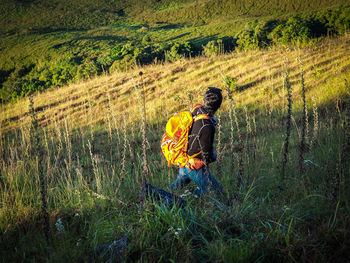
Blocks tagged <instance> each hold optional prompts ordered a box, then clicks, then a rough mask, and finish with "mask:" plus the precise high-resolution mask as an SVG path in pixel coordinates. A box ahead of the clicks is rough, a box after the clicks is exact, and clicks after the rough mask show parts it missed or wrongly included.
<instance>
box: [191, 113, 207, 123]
mask: <svg viewBox="0 0 350 263" xmlns="http://www.w3.org/2000/svg"><path fill="white" fill-rule="evenodd" d="M210 119H211V117H210V116H209V115H208V114H198V115H197V116H195V117H194V118H193V121H194V122H195V121H199V120H210Z"/></svg>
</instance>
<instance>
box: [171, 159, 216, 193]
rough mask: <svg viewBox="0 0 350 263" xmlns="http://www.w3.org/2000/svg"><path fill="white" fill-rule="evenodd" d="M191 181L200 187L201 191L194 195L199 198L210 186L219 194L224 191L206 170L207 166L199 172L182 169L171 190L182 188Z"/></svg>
mask: <svg viewBox="0 0 350 263" xmlns="http://www.w3.org/2000/svg"><path fill="white" fill-rule="evenodd" d="M191 180H192V181H194V182H195V183H196V184H197V185H198V186H199V189H197V190H196V191H195V192H194V194H196V195H198V196H199V195H201V194H203V193H205V192H206V191H207V189H208V186H210V187H211V188H212V189H213V190H215V191H217V192H221V191H222V186H221V185H220V184H219V183H218V181H216V179H215V177H214V176H213V175H212V174H211V173H210V172H209V170H207V169H206V168H205V166H203V167H202V168H200V169H198V170H190V169H187V168H185V167H184V168H180V170H179V176H178V177H177V179H176V180H175V181H174V182H173V183H172V184H171V186H170V188H171V190H174V189H176V188H182V187H184V186H185V185H187V184H188V183H190V182H191Z"/></svg>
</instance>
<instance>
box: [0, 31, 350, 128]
mask: <svg viewBox="0 0 350 263" xmlns="http://www.w3.org/2000/svg"><path fill="white" fill-rule="evenodd" d="M349 43H350V40H349V37H348V36H345V37H341V38H336V39H329V40H325V41H323V42H322V43H321V44H320V45H318V46H315V47H310V48H304V49H300V50H288V49H287V50H285V49H283V48H275V49H271V50H262V51H251V52H233V53H230V54H227V55H222V56H214V57H208V58H206V57H200V58H193V59H189V60H181V61H178V62H176V63H174V64H171V63H166V64H160V65H150V66H147V67H144V68H139V69H136V70H133V71H127V72H121V73H115V74H111V75H107V76H102V77H96V78H94V79H92V80H90V81H86V82H83V83H80V84H73V85H70V86H66V87H62V88H58V89H53V90H49V91H46V92H43V93H41V94H37V95H36V96H34V101H35V107H36V108H38V117H39V120H40V124H42V125H48V124H49V123H51V122H52V121H53V120H62V119H63V118H64V117H65V116H69V118H70V119H71V120H72V121H74V122H76V124H75V125H74V126H84V125H87V123H86V122H85V121H84V120H83V116H84V114H85V113H86V110H87V108H89V107H91V108H90V110H92V112H94V114H95V116H94V118H93V119H92V120H91V121H93V122H105V121H106V120H107V117H108V114H109V113H108V109H109V107H112V108H113V109H114V111H115V112H118V113H120V114H121V113H123V114H127V115H128V114H129V115H130V118H132V119H139V118H140V116H139V114H133V112H135V111H136V112H137V98H136V96H135V89H134V86H135V84H136V85H140V83H141V84H142V85H143V86H144V89H145V92H146V108H147V113H148V115H149V116H150V119H152V120H156V119H157V118H159V116H158V114H159V113H162V114H164V113H166V114H168V115H169V114H171V113H172V112H174V111H175V110H179V109H181V108H184V107H186V106H189V105H190V103H191V101H190V100H189V95H191V96H192V97H193V99H191V100H192V101H193V102H195V101H196V100H198V99H199V98H200V97H201V94H202V93H203V90H204V88H205V87H206V86H218V87H221V88H223V80H222V77H221V75H220V71H222V73H224V74H225V75H227V76H229V77H233V78H235V79H237V83H238V85H239V86H240V87H241V89H242V91H241V92H239V93H237V94H235V100H236V101H237V104H238V106H239V107H243V106H246V105H247V106H249V107H254V108H255V107H257V106H256V105H259V107H271V108H276V107H280V106H281V104H282V103H283V94H284V91H283V88H282V73H283V71H284V69H283V67H284V66H283V64H284V62H283V61H284V57H287V58H288V67H289V70H290V76H291V80H292V83H293V84H294V85H293V86H294V89H293V90H294V91H293V92H294V96H295V97H296V98H300V84H299V81H300V79H299V64H298V62H297V59H298V57H299V56H300V57H301V59H302V61H303V66H304V71H305V79H306V85H307V98H308V105H309V106H310V107H311V98H312V97H315V98H316V99H317V101H318V103H319V104H321V105H323V104H327V103H328V102H330V101H331V100H334V99H335V98H338V97H342V96H343V95H344V92H345V91H344V85H343V83H344V78H349V71H350V55H349V54H350V45H349ZM139 71H142V72H143V73H144V74H143V76H142V77H140V76H139V75H138V73H139ZM186 94H187V95H186ZM266 98H269V99H268V100H267V99H266ZM28 103H29V102H28V98H23V99H20V100H19V101H18V102H15V103H10V104H7V105H1V106H0V109H1V112H2V114H1V116H0V123H1V129H2V131H8V130H10V129H17V128H19V127H21V126H23V125H25V124H27V123H29V122H30V117H29V115H28V112H29V109H28V105H29V104H28ZM298 103H299V102H298ZM295 109H296V110H297V109H300V107H299V106H296V108H295ZM156 116H157V117H156Z"/></svg>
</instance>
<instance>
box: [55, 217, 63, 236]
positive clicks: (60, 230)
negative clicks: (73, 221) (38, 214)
mask: <svg viewBox="0 0 350 263" xmlns="http://www.w3.org/2000/svg"><path fill="white" fill-rule="evenodd" d="M55 226H56V229H57V232H58V234H60V235H61V234H63V233H64V226H63V223H62V219H61V218H59V219H57V222H56V223H55Z"/></svg>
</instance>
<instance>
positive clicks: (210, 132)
mask: <svg viewBox="0 0 350 263" xmlns="http://www.w3.org/2000/svg"><path fill="white" fill-rule="evenodd" d="M198 114H207V112H206V111H205V110H204V108H203V107H200V108H197V109H195V110H194V112H193V113H192V116H197V115H198ZM214 135H215V126H214V124H213V121H212V120H211V119H210V120H206V119H200V120H197V121H195V122H194V123H193V125H192V127H191V130H190V133H189V136H188V138H189V140H188V148H187V154H188V155H189V156H192V155H194V154H196V153H199V152H200V151H202V153H201V154H200V155H198V156H196V157H195V158H199V159H202V160H204V162H205V163H207V164H209V163H211V162H213V161H215V158H214V155H213V144H214Z"/></svg>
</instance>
